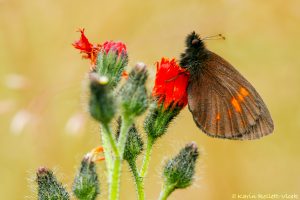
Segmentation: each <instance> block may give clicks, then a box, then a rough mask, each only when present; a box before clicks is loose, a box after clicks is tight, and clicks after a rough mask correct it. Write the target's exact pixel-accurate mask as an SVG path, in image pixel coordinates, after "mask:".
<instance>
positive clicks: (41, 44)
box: [0, 0, 300, 200]
mask: <svg viewBox="0 0 300 200" xmlns="http://www.w3.org/2000/svg"><path fill="white" fill-rule="evenodd" d="M81 27H84V28H86V34H87V36H88V38H90V40H91V41H92V42H98V43H102V42H104V41H105V40H110V39H112V40H122V41H124V42H125V43H126V44H127V47H128V51H129V56H130V65H134V64H135V63H136V62H137V61H144V62H145V63H146V64H147V65H148V66H149V70H150V78H151V80H149V81H148V83H149V88H151V86H152V80H153V78H154V74H155V68H154V62H155V61H157V60H159V59H160V58H161V57H162V56H167V57H177V58H178V56H179V54H180V52H182V51H183V48H184V38H185V36H186V34H188V33H189V32H191V31H192V30H195V31H197V32H199V33H200V34H201V35H202V36H209V35H213V34H217V33H222V34H224V35H225V36H226V38H227V39H226V40H225V41H221V40H217V41H207V46H208V48H209V49H210V50H212V51H214V52H216V53H218V54H219V55H221V56H222V57H224V58H226V59H227V60H228V61H230V62H231V63H232V64H233V65H234V66H236V68H237V69H238V70H239V71H240V72H241V73H242V74H244V75H245V76H246V77H247V78H248V79H249V81H251V82H252V83H253V85H254V86H255V87H256V88H257V90H258V91H259V92H260V93H261V95H262V97H263V98H264V100H265V102H266V104H267V105H268V107H269V109H270V112H271V114H272V116H273V120H274V123H275V132H274V134H273V135H271V136H268V137H265V138H263V139H261V140H257V141H243V142H241V141H228V140H220V139H213V138H210V137H208V136H206V135H205V134H203V133H201V131H200V130H198V129H197V128H196V126H195V124H194V122H193V120H192V117H191V115H190V113H189V112H188V110H187V108H186V109H185V110H184V111H183V112H182V113H181V114H180V116H179V117H178V118H177V119H176V122H175V123H173V124H172V126H171V127H170V129H169V133H168V134H167V135H166V136H165V137H163V138H162V139H161V140H159V142H158V143H157V145H156V147H155V150H154V152H153V157H152V160H151V164H150V171H149V174H148V175H149V176H148V178H147V179H146V194H147V197H148V199H156V198H157V197H158V194H159V192H160V187H161V182H160V180H161V178H160V176H161V167H162V164H163V161H165V160H166V158H167V157H168V156H171V155H174V154H176V153H177V152H178V149H179V148H181V147H182V146H183V145H184V144H186V143H187V142H189V141H196V142H197V144H198V145H199V146H201V149H202V151H203V154H202V156H201V161H200V162H199V163H198V165H197V178H196V180H195V183H194V185H193V186H192V187H190V188H188V189H186V190H180V191H176V192H175V193H174V194H172V196H171V197H170V199H174V200H175V199H205V200H218V199H225V200H226V199H231V197H232V194H258V193H262V194H285V193H287V194H294V193H295V194H298V195H300V175H299V169H300V162H299V161H300V156H299V152H300V148H299V140H300V106H299V99H300V59H299V48H300V39H299V36H300V1H298V0H294V1H293V0H287V1H282V0H272V1H271V0H269V1H261V0H243V1H241V0H226V1H225V0H224V1H210V0H203V1H199V0H194V1H193V0H191V1H179V0H172V1H171V0H166V1H158V0H157V1H138V0H131V1H102V0H90V1H66V0H60V1H58V0H57V1H51V0H31V1H26V0H0V47H1V48H0V87H1V89H0V91H1V93H0V124H1V125H0V130H1V134H0V148H1V151H0V159H1V164H0V179H1V180H0V199H26V198H28V199H35V198H36V197H35V196H34V194H33V193H32V190H33V187H32V186H30V185H31V183H32V182H33V181H34V176H35V170H36V168H37V167H39V166H41V165H43V166H48V167H50V168H52V169H55V170H56V172H57V174H58V176H59V178H60V180H62V181H63V182H64V183H66V184H68V185H69V188H70V185H71V183H72V179H73V176H74V173H75V171H76V167H77V165H78V163H79V162H80V159H81V157H82V156H83V154H85V153H86V152H88V151H89V150H91V149H92V148H93V147H95V146H96V145H99V144H100V139H99V138H100V137H99V133H98V126H97V124H96V123H95V122H94V121H93V120H92V119H91V118H90V117H89V115H88V113H87V112H86V110H87V109H86V102H87V99H88V93H87V81H86V73H87V70H88V68H89V62H88V61H87V60H82V59H81V58H80V55H79V53H78V51H76V50H75V49H73V47H72V46H71V43H72V42H73V41H74V40H77V39H78V38H79V33H77V32H76V30H77V28H81ZM140 126H141V125H140ZM103 169H104V164H103V163H101V164H99V173H100V177H101V181H102V185H101V188H102V199H105V198H103V196H105V195H106V194H107V192H106V186H105V184H104V181H105V173H104V172H103ZM124 174H125V176H123V179H122V189H121V199H130V200H131V199H135V191H134V185H133V183H132V178H131V175H130V173H129V172H128V167H127V166H126V167H125V168H124ZM299 198H300V197H299Z"/></svg>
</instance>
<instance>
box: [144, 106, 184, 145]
mask: <svg viewBox="0 0 300 200" xmlns="http://www.w3.org/2000/svg"><path fill="white" fill-rule="evenodd" d="M180 110H181V107H178V106H173V105H172V104H171V105H169V107H167V108H165V107H164V104H163V103H162V104H159V103H158V102H156V101H154V102H153V103H152V104H151V107H150V111H149V114H148V115H147V117H146V119H145V122H144V128H145V131H146V133H147V135H148V137H149V138H150V139H151V140H152V141H153V142H154V141H155V140H157V139H158V138H159V137H161V136H162V135H164V134H165V133H166V131H167V128H168V127H169V125H170V123H171V121H172V120H173V119H174V118H175V117H176V116H177V115H178V114H179V112H180Z"/></svg>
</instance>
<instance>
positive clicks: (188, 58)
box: [180, 32, 274, 140]
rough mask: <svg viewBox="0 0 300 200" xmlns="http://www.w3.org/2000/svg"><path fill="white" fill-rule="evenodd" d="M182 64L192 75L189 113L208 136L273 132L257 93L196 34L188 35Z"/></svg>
mask: <svg viewBox="0 0 300 200" xmlns="http://www.w3.org/2000/svg"><path fill="white" fill-rule="evenodd" d="M180 65H181V66H182V67H183V68H186V69H187V70H188V71H189V72H190V79H189V84H188V88H187V92H188V107H189V110H190V111H191V113H192V115H193V118H194V121H195V123H196V124H197V126H198V127H199V128H200V129H201V130H203V131H204V132H205V133H206V134H207V135H209V136H212V137H218V138H227V139H239V140H244V139H257V138H260V137H262V136H265V135H268V134H270V133H272V132H273V130H274V125H273V121H272V118H271V115H270V113H269V111H268V109H267V107H266V105H265V103H264V102H263V100H262V98H261V97H260V95H259V94H258V92H257V91H256V90H255V89H254V87H253V86H252V85H251V84H250V83H249V82H248V81H247V80H246V79H245V78H244V77H243V76H242V75H241V74H240V73H239V72H238V71H237V70H236V69H235V68H234V67H233V66H232V65H231V64H230V63H228V62H227V61H225V60H224V59H223V58H221V57H220V56H218V55H217V54H215V53H213V52H211V51H209V50H208V49H206V47H205V45H204V43H203V40H201V39H200V37H199V35H198V34H196V33H195V32H192V33H191V34H189V35H188V36H187V39H186V49H185V52H184V53H183V54H182V55H181V59H180Z"/></svg>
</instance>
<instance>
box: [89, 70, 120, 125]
mask: <svg viewBox="0 0 300 200" xmlns="http://www.w3.org/2000/svg"><path fill="white" fill-rule="evenodd" d="M90 81H91V83H90V90H91V97H90V102H89V110H90V113H91V115H92V117H93V118H95V119H96V120H97V121H99V122H102V123H109V122H110V121H111V119H112V118H113V117H114V115H115V110H116V109H115V101H114V97H113V94H112V91H111V90H110V87H109V86H108V81H109V80H108V78H107V77H105V76H101V77H99V76H98V75H97V74H96V73H90Z"/></svg>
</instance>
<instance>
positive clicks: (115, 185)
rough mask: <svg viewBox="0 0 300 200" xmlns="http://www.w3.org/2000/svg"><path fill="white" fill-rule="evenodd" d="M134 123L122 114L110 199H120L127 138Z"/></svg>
mask: <svg viewBox="0 0 300 200" xmlns="http://www.w3.org/2000/svg"><path fill="white" fill-rule="evenodd" d="M131 125H132V120H131V119H130V118H128V117H126V116H122V125H121V130H120V135H119V140H118V155H116V157H115V160H114V165H113V169H112V174H111V181H112V182H111V185H110V193H109V196H110V198H109V199H110V200H117V199H119V192H120V177H121V168H122V160H123V154H124V149H125V144H126V139H127V135H128V130H129V128H130V127H131Z"/></svg>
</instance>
